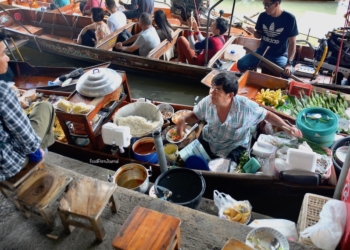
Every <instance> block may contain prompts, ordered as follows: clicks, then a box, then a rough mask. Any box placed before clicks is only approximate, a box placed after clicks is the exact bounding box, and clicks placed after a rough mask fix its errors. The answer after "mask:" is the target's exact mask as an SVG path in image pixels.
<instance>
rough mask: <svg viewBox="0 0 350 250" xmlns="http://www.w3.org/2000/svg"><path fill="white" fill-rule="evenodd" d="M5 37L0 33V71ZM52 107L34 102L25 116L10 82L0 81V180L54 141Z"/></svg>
mask: <svg viewBox="0 0 350 250" xmlns="http://www.w3.org/2000/svg"><path fill="white" fill-rule="evenodd" d="M4 39H5V37H4V36H3V35H2V34H0V74H4V73H5V72H6V71H7V68H8V64H7V63H8V61H9V57H8V56H7V55H6V52H5V49H6V46H5V44H4ZM54 119H55V110H54V109H53V107H52V105H51V104H50V103H49V102H40V103H38V104H36V105H35V106H34V108H33V110H32V111H31V113H30V114H29V115H28V116H26V115H25V114H24V112H23V109H22V107H21V105H20V103H19V101H18V98H17V96H16V92H15V91H14V90H13V89H12V88H11V87H10V84H9V83H7V82H4V81H0V162H1V164H0V181H4V180H6V179H9V178H10V177H12V176H14V175H16V174H17V173H18V172H19V171H20V170H21V168H22V165H23V164H24V162H25V159H26V157H27V156H28V158H29V160H30V161H33V162H37V161H39V160H40V159H41V158H42V157H44V156H45V151H46V149H47V147H49V146H50V145H52V144H53V143H54V142H55V138H54V134H53V130H52V128H53V123H54Z"/></svg>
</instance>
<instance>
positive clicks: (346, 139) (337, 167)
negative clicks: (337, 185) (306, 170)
mask: <svg viewBox="0 0 350 250" xmlns="http://www.w3.org/2000/svg"><path fill="white" fill-rule="evenodd" d="M349 145H350V137H344V138H342V139H339V140H337V141H335V142H334V143H333V145H332V147H331V150H332V155H333V157H332V160H333V165H334V168H335V172H336V174H337V177H338V178H339V175H340V171H341V168H342V167H343V164H339V163H340V162H338V161H337V160H336V159H335V152H336V151H337V149H338V148H340V147H342V146H349Z"/></svg>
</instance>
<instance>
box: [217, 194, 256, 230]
mask: <svg viewBox="0 0 350 250" xmlns="http://www.w3.org/2000/svg"><path fill="white" fill-rule="evenodd" d="M214 203H215V205H216V206H217V207H218V208H219V217H220V218H221V219H224V220H229V221H235V222H239V223H242V224H247V223H248V222H249V221H250V218H251V212H252V206H251V205H250V203H249V201H236V200H235V199H233V198H232V197H231V196H230V195H228V194H224V193H220V192H219V191H217V190H214Z"/></svg>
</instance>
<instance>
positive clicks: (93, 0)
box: [74, 0, 106, 16]
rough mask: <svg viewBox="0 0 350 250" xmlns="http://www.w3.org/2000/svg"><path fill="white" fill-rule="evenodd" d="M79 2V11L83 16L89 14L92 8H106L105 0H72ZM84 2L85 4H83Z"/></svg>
mask: <svg viewBox="0 0 350 250" xmlns="http://www.w3.org/2000/svg"><path fill="white" fill-rule="evenodd" d="M78 2H80V11H81V13H82V14H83V16H85V15H90V14H91V9H92V8H102V9H104V8H106V7H105V2H104V0H86V1H84V0H79V1H74V3H78ZM84 2H85V4H84ZM82 5H84V6H83V8H82V9H81V7H82Z"/></svg>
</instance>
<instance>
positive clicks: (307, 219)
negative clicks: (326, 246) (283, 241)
mask: <svg viewBox="0 0 350 250" xmlns="http://www.w3.org/2000/svg"><path fill="white" fill-rule="evenodd" d="M329 200H331V198H329V197H325V196H320V195H316V194H309V193H307V194H305V196H304V200H303V204H302V205H301V209H300V214H299V218H298V225H297V230H298V234H299V235H300V232H302V231H304V230H305V229H306V228H307V227H310V226H312V225H315V224H316V223H317V222H318V221H319V220H320V212H321V210H322V207H323V205H324V204H325V203H326V202H327V201H329ZM298 241H299V242H300V243H303V244H305V245H311V246H315V245H314V244H313V243H312V241H311V239H310V238H303V237H301V236H299V240H298ZM315 247H316V246H315Z"/></svg>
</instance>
